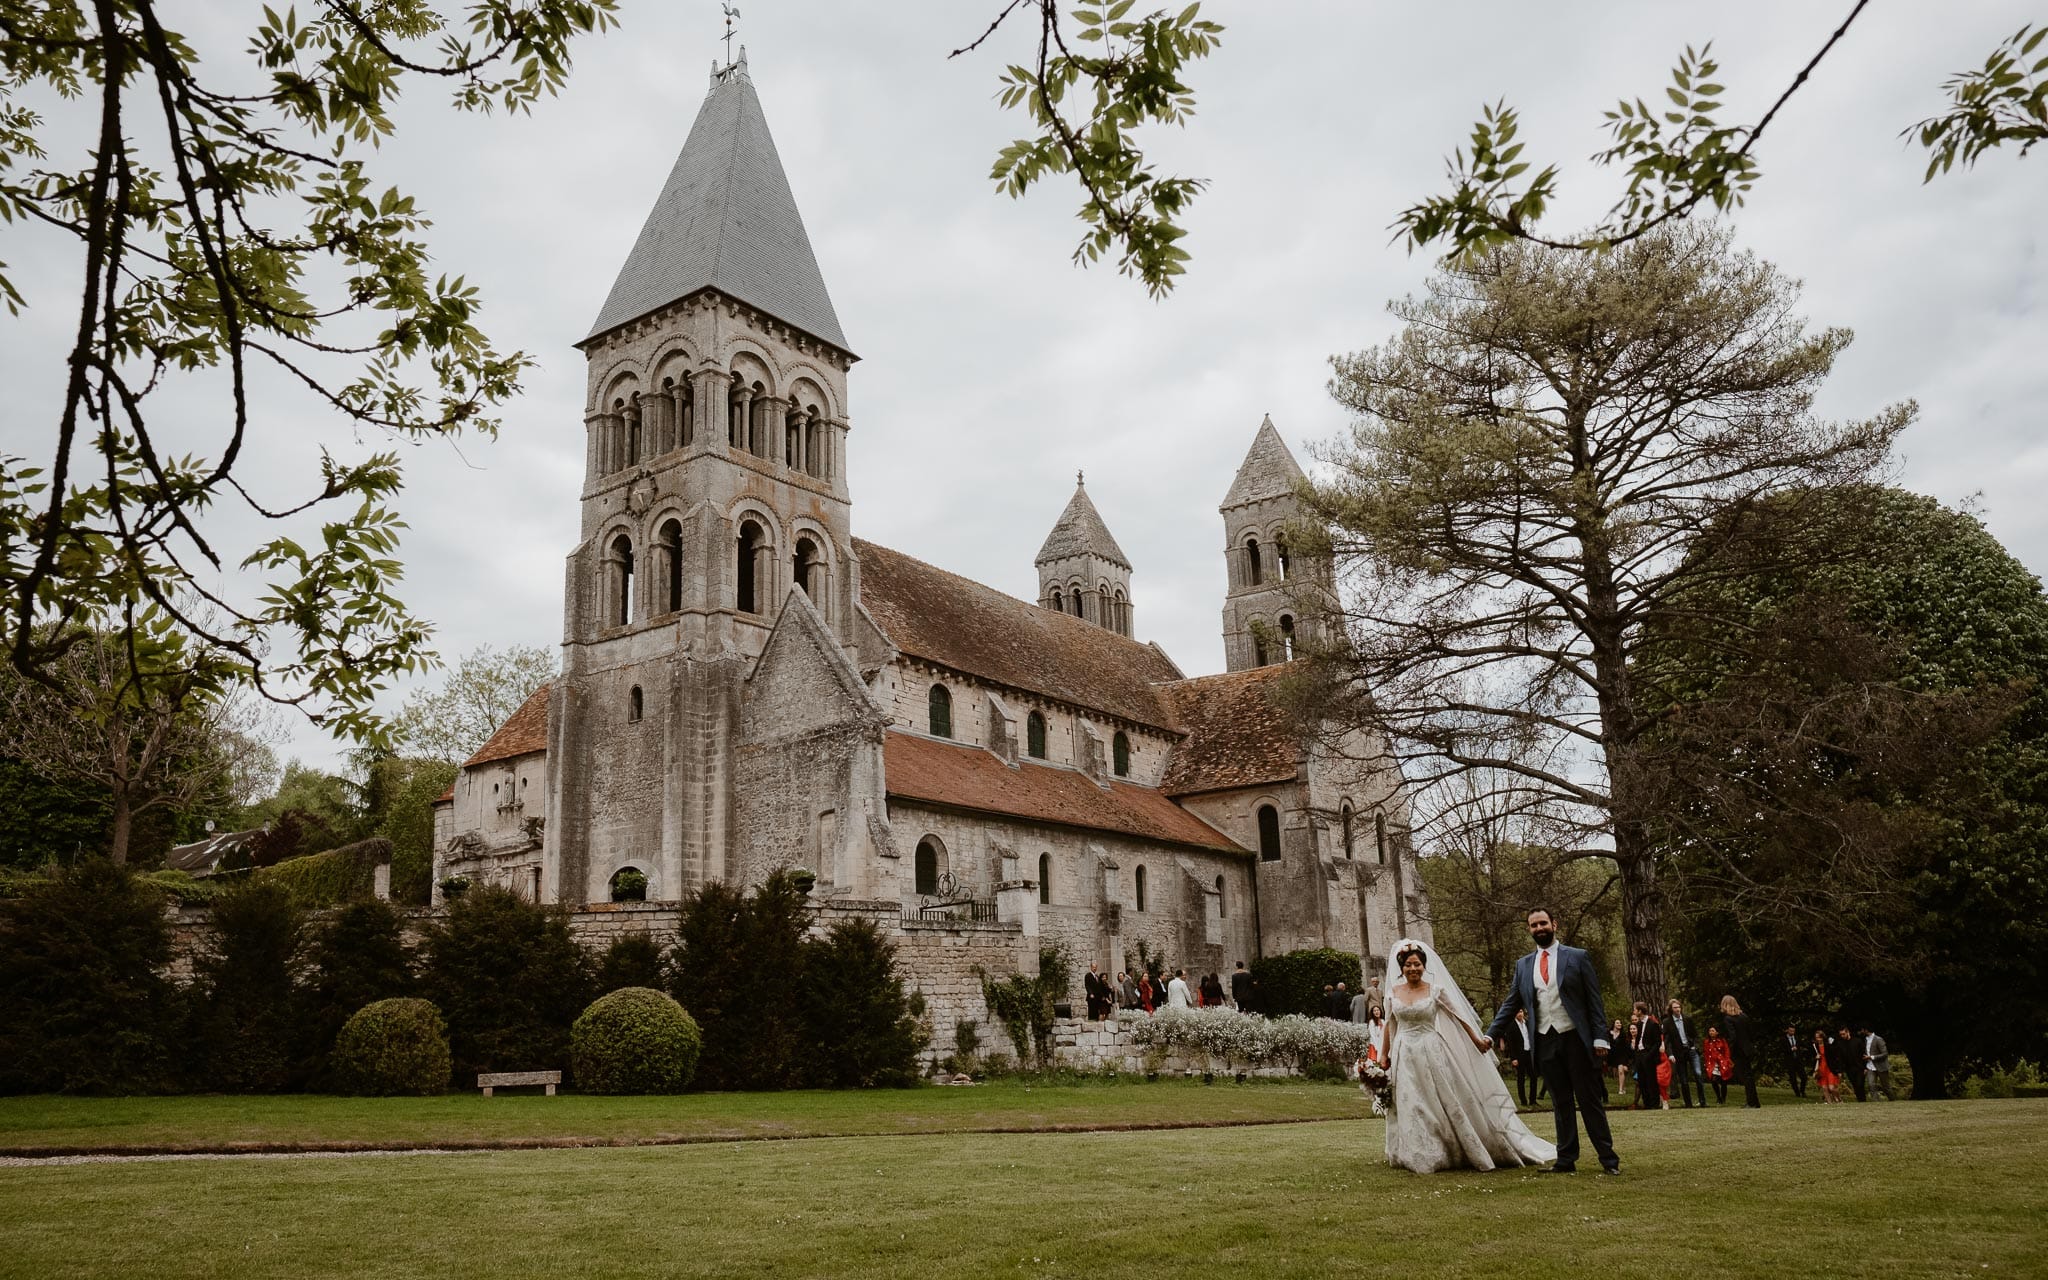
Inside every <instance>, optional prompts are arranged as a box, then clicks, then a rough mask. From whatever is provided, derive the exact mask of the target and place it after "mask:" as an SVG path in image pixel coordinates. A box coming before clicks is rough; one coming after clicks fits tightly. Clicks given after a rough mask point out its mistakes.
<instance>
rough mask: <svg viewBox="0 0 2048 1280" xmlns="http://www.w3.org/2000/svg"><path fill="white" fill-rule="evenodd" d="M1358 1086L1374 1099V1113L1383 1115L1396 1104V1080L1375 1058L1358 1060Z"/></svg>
mask: <svg viewBox="0 0 2048 1280" xmlns="http://www.w3.org/2000/svg"><path fill="white" fill-rule="evenodd" d="M1358 1087H1359V1088H1360V1089H1363V1090H1364V1091H1365V1096H1366V1097H1368V1098H1371V1099H1372V1113H1373V1114H1374V1115H1376V1116H1383V1115H1385V1114H1387V1112H1388V1111H1390V1110H1392V1109H1393V1106H1394V1081H1393V1077H1391V1076H1389V1075H1388V1074H1387V1069H1386V1068H1385V1067H1383V1066H1381V1065H1380V1064H1379V1061H1378V1059H1375V1058H1360V1059H1359V1060H1358Z"/></svg>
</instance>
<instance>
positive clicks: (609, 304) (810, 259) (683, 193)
mask: <svg viewBox="0 0 2048 1280" xmlns="http://www.w3.org/2000/svg"><path fill="white" fill-rule="evenodd" d="M705 288H711V289H717V290H718V291H720V292H721V293H725V294H728V295H730V296H731V297H734V298H737V299H739V300H740V301H742V302H745V303H748V304H750V305H752V306H755V307H758V308H760V309H761V310H763V311H765V312H767V313H768V314H769V315H772V316H774V317H775V318H776V319H778V320H781V321H783V322H784V323H787V324H790V325H794V326H795V327H796V328H798V329H801V330H803V331H804V332H805V333H808V334H810V335H811V336H812V337H814V338H821V339H823V340H824V341H826V342H829V343H831V344H832V345H833V346H835V347H838V348H839V349H840V350H842V351H845V352H847V353H848V354H849V355H850V354H852V351H851V349H850V348H849V347H848V346H847V345H846V334H845V333H844V332H842V331H841V330H840V328H839V316H838V314H837V313H836V312H834V311H833V310H832V298H831V295H829V294H828V293H826V292H825V277H824V276H823V275H822V274H820V273H819V271H818V259H817V257H816V255H814V254H813V253H812V252H811V240H810V237H809V236H808V235H806V234H805V233H804V220H803V218H802V216H801V215H799V214H798V213H797V210H796V197H795V196H793V195H791V194H790V190H789V179H788V178H787V177H785V176H784V174H783V172H782V160H781V158H780V157H779V156H777V155H776V153H775V139H774V138H772V137H770V136H769V133H768V118H767V117H766V116H765V115H763V114H762V112H761V99H760V98H759V97H758V96H756V95H755V93H754V84H753V81H752V80H751V79H749V78H748V75H747V67H746V58H745V53H744V51H742V54H741V60H740V62H739V64H738V66H737V67H735V68H734V69H733V70H731V71H728V72H726V73H725V74H724V75H723V76H722V77H720V79H719V81H718V83H716V84H715V85H713V86H712V88H711V92H710V94H709V95H707V96H706V97H705V99H704V105H703V106H702V107H699V108H698V109H697V120H696V123H694V124H692V125H691V126H690V137H689V140H688V141H686V142H684V143H683V151H682V154H681V155H679V156H677V157H676V164H675V168H674V169H672V170H670V171H669V175H668V182H667V183H666V184H665V185H663V187H662V189H661V196H660V198H659V199H657V200H656V201H655V202H654V209H653V211H652V212H650V213H649V214H648V215H647V224H646V225H645V226H643V227H641V228H640V238H639V239H638V240H636V241H634V243H633V252H632V253H630V254H628V255H627V256H626V265H625V266H624V267H622V268H620V270H619V278H618V279H617V280H616V281H614V282H613V284H612V291H611V296H609V297H607V298H606V299H605V301H604V309H603V310H602V311H600V312H599V313H598V316H597V323H596V324H594V325H592V326H591V329H590V333H589V335H588V337H586V338H585V341H589V339H590V338H594V337H596V336H597V335H599V334H601V333H603V332H604V331H605V330H607V329H612V328H616V327H617V326H619V325H622V324H625V323H626V322H627V321H629V320H637V319H639V318H640V317H641V316H644V315H646V314H647V313H648V312H650V311H654V310H656V309H658V308H661V307H665V306H667V305H668V304H669V303H671V302H675V301H677V300H679V299H681V298H684V297H687V296H689V295H690V294H692V293H695V292H697V291H698V290H700V289H705Z"/></svg>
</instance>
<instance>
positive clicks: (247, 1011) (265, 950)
mask: <svg viewBox="0 0 2048 1280" xmlns="http://www.w3.org/2000/svg"><path fill="white" fill-rule="evenodd" d="M304 924H305V913H304V912H302V911H301V910H300V909H299V908H298V906H297V904H296V903H294V901H293V900H292V895H291V893H290V891H289V890H287V889H286V888H285V887H284V886H282V885H279V884H272V883H269V882H267V881H262V880H255V881H248V882H244V883H242V884H239V885H236V886H235V887H234V888H232V889H230V890H229V891H228V892H226V893H224V894H222V895H221V896H220V897H219V898H217V899H216V900H215V901H214V904H213V940H212V945H211V946H210V947H209V948H208V949H207V950H206V952H204V953H203V954H202V955H201V956H200V957H199V959H198V963H197V965H196V966H195V970H196V978H197V980H196V981H195V982H194V984H193V989H192V992H191V999H192V1002H193V1006H192V1013H193V1032H194V1034H193V1036H192V1043H193V1045H194V1047H195V1049H196V1051H197V1054H198V1063H197V1066H198V1076H199V1079H200V1080H201V1081H202V1082H203V1083H204V1085H205V1086H206V1087H207V1088H209V1089H217V1090H219V1091H221V1092H223V1093H276V1092H277V1091H278V1090H280V1089H288V1088H291V1087H292V1086H294V1085H295V1084H298V1083H300V1082H301V1081H302V1080H303V1074H302V1073H303V1069H304V1064H305V1060H306V1045H305V1020H304V1016H303V1015H304V1008H303V1005H302V1004H301V1002H300V1000H299V993H298V990H297V988H296V986H295V984H294V982H293V977H292V975H293V972H294V970H295V969H296V968H297V966H298V961H299V952H300V934H301V932H302V930H303V927H304Z"/></svg>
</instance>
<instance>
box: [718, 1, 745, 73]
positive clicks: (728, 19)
mask: <svg viewBox="0 0 2048 1280" xmlns="http://www.w3.org/2000/svg"><path fill="white" fill-rule="evenodd" d="M719 8H721V9H724V10H725V65H726V66H728V67H729V66H731V65H732V20H733V19H734V18H737V17H739V16H740V11H739V10H738V9H736V8H734V7H733V6H732V5H730V4H725V3H723V2H722V0H721V3H720V5H719Z"/></svg>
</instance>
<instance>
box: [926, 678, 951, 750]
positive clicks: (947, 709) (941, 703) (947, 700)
mask: <svg viewBox="0 0 2048 1280" xmlns="http://www.w3.org/2000/svg"><path fill="white" fill-rule="evenodd" d="M925 706H926V708H927V710H928V711H929V712H930V723H931V733H932V736H933V737H934V738H950V737H952V736H953V695H952V694H951V693H949V692H947V690H946V686H945V685H942V684H935V685H933V686H932V691H931V692H930V693H929V694H927V695H925Z"/></svg>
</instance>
